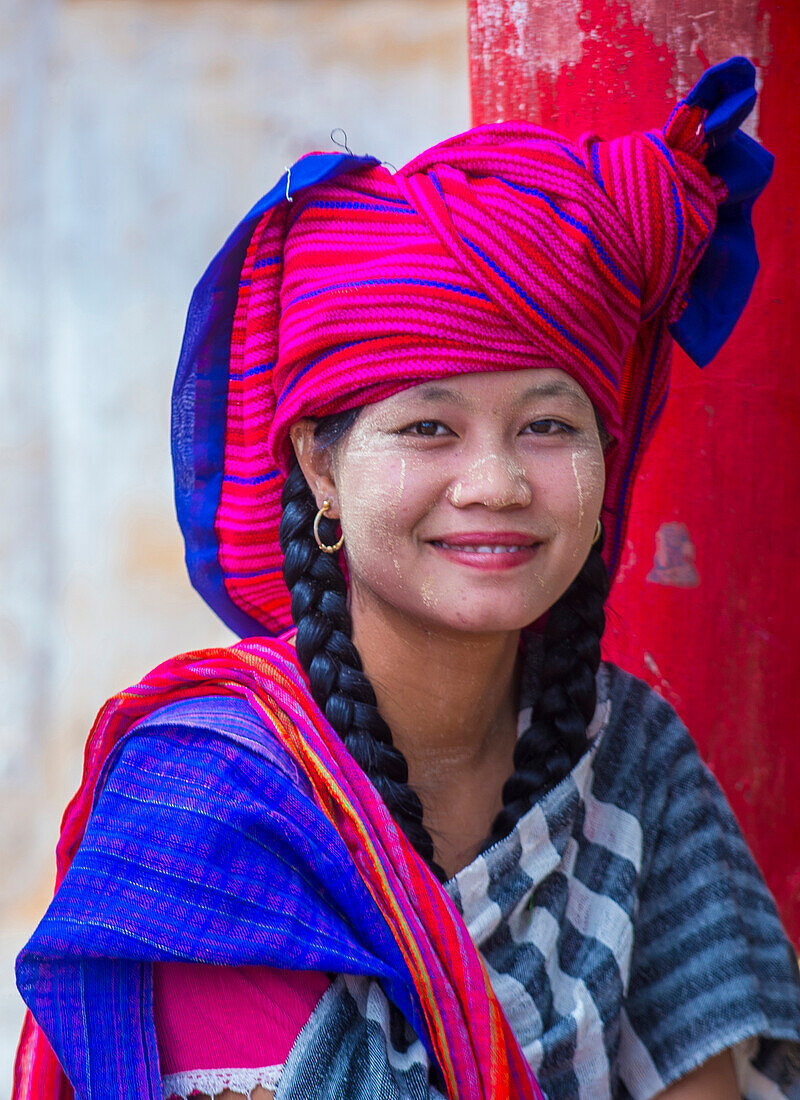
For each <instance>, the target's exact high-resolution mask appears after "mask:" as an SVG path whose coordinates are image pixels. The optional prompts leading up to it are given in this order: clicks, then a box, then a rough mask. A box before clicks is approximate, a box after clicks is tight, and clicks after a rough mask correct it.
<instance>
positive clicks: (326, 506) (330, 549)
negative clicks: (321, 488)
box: [314, 500, 344, 554]
mask: <svg viewBox="0 0 800 1100" xmlns="http://www.w3.org/2000/svg"><path fill="white" fill-rule="evenodd" d="M330 510H331V502H330V501H329V500H323V502H322V507H321V508H320V510H319V511H318V512H317V514H316V515H315V516H314V538H315V539H316V542H317V546H318V547H319V548H320V550H321V551H322V553H323V554H335V553H336V551H337V550H341V548H342V543H343V542H344V535H340V536H339V541H338V542H335V543H334V544H333V546H328V545H327V544H326V543H324V542H323V541H322V539H321V538H320V537H319V521H320V520H321V519H322V517H323V516H325V515H327V514H328V512H329V511H330Z"/></svg>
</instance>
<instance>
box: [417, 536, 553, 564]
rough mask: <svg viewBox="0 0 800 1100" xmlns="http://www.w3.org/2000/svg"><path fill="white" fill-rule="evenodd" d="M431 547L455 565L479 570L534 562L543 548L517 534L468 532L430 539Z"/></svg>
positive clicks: (532, 540)
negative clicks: (539, 550) (537, 552)
mask: <svg viewBox="0 0 800 1100" xmlns="http://www.w3.org/2000/svg"><path fill="white" fill-rule="evenodd" d="M428 544H429V546H431V547H432V549H433V550H434V551H436V552H437V553H439V554H441V555H443V556H444V557H446V558H447V559H449V560H450V561H452V562H456V563H459V564H461V565H467V566H470V567H472V568H477V569H490V570H491V569H509V568H513V567H514V566H516V565H522V564H523V563H525V562H528V561H530V560H531V559H532V558H533V557H534V556H535V554H536V551H537V548H538V547H539V546H540V545H541V544H540V542H539V541H538V540H537V539H534V538H532V537H531V536H530V535H521V534H519V533H517V532H514V531H492V532H488V531H468V532H460V533H458V534H452V535H451V534H448V535H443V536H442V537H441V538H438V539H430V540H429V541H428Z"/></svg>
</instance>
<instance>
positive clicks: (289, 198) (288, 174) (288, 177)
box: [283, 165, 294, 202]
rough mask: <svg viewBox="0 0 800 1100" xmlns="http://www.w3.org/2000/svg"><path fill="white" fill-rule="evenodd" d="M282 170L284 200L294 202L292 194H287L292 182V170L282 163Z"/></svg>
mask: <svg viewBox="0 0 800 1100" xmlns="http://www.w3.org/2000/svg"><path fill="white" fill-rule="evenodd" d="M283 170H284V172H285V173H286V201H287V202H294V196H293V195H290V194H289V185H290V184H291V182H292V170H291V168H287V167H286V166H285V165H284V169H283Z"/></svg>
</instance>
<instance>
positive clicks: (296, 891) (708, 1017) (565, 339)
mask: <svg viewBox="0 0 800 1100" xmlns="http://www.w3.org/2000/svg"><path fill="white" fill-rule="evenodd" d="M753 100H754V92H753V70H752V67H751V66H750V65H749V63H748V62H746V61H744V60H743V59H734V60H733V61H731V62H728V63H726V65H724V66H720V67H717V68H716V69H713V70H711V71H710V72H709V73H707V74H706V76H705V77H704V78H703V80H702V81H701V82H700V84H699V85H698V86H697V87H696V88H695V89H694V90H693V91H692V92H691V93H690V95H689V96H688V97H687V99H686V100H685V101H683V102H682V103H681V104H680V105H679V106H678V107H677V108H676V110H675V112H673V115H672V117H671V118H670V120H669V122H668V124H667V126H666V128H665V130H664V131H663V132H658V133H656V132H653V133H648V134H639V135H633V136H632V137H630V138H625V139H620V140H617V141H612V142H602V141H599V140H598V139H595V138H586V139H585V140H583V141H582V142H580V143H578V145H575V146H573V145H571V144H570V143H568V142H566V141H565V140H563V139H561V138H559V137H558V136H557V135H554V134H550V133H548V132H546V131H542V130H539V129H536V128H533V127H530V126H526V125H522V124H505V125H498V126H488V127H482V128H479V129H477V130H473V131H470V132H469V133H467V134H464V135H462V136H461V137H459V138H455V139H453V140H452V141H449V142H445V143H443V144H442V145H440V146H437V147H436V148H434V149H432V150H430V151H429V152H427V153H425V154H423V155H422V156H421V157H419V158H417V160H415V161H414V162H412V163H411V164H410V165H408V166H407V167H406V168H404V169H403V170H402V171H400V172H399V173H397V174H395V175H391V174H390V173H389V172H388V171H386V170H385V169H384V168H382V167H381V166H380V165H379V164H377V163H376V162H375V161H374V160H371V159H369V158H355V157H351V156H339V155H336V156H326V155H321V154H320V155H313V156H310V157H307V158H304V159H303V160H302V161H300V162H298V164H297V165H295V166H294V167H293V168H292V169H291V170H290V171H288V172H287V175H286V176H285V177H284V179H283V180H282V181H281V182H280V184H279V185H278V186H277V187H276V188H275V189H274V191H273V192H271V193H270V195H268V196H267V197H266V198H265V199H264V200H262V202H261V203H259V204H258V205H257V206H256V207H255V208H254V210H253V211H251V213H250V214H249V215H248V217H247V218H246V219H245V220H244V221H243V222H242V224H241V225H240V226H239V227H238V229H237V230H236V231H235V232H234V234H233V235H232V237H231V238H230V239H229V241H228V242H227V244H226V245H225V247H224V248H223V250H222V251H221V252H220V254H219V255H218V256H217V257H216V259H215V260H214V261H213V263H212V265H211V267H210V268H209V270H208V272H207V273H206V276H205V277H204V279H203V280H202V282H201V283H200V285H199V287H198V289H197V291H196V293H195V297H194V299H193V302H192V307H191V309H190V315H189V321H188V324H187V335H186V339H185V342H184V349H183V353H182V357H181V364H180V366H179V372H178V379H177V382H176V389H175V404H174V457H175V465H176V495H177V501H178V512H179V518H180V521H181V524H182V527H183V530H184V534H185V536H186V543H187V562H188V564H189V569H190V573H191V575H192V579H193V581H194V583H195V585H196V586H197V587H198V588H199V590H200V591H201V592H202V593H203V595H204V596H205V598H206V599H207V600H208V601H209V603H210V604H211V605H212V606H213V607H214V608H215V609H216V610H217V611H218V612H219V613H220V614H221V615H222V617H223V618H224V619H225V620H226V621H227V622H228V623H229V624H230V625H231V626H233V627H234V628H235V629H236V630H237V631H238V632H239V633H240V634H241V636H242V637H244V638H246V639H248V640H246V641H244V642H242V643H240V644H239V645H237V646H234V647H233V648H232V649H230V650H207V651H201V652H198V653H193V654H187V655H185V656H183V657H181V658H176V659H175V660H173V661H170V662H167V663H166V664H165V665H162V666H161V667H160V668H158V669H156V670H155V671H154V672H153V673H151V674H150V675H149V676H147V677H145V679H144V680H143V681H142V682H141V683H140V684H139V685H137V686H136V687H134V688H132V689H130V690H129V691H127V692H124V693H123V694H122V695H120V696H117V697H116V698H115V699H113V700H111V701H110V702H109V703H108V704H107V705H106V707H105V708H104V709H103V711H101V713H100V716H99V718H98V721H97V724H96V725H95V727H94V729H93V731H92V734H91V736H90V740H89V745H88V748H87V762H86V772H85V777H84V782H83V785H82V787H81V789H80V791H79V792H78V795H77V796H76V798H75V800H74V801H73V803H72V804H71V806H70V807H69V809H68V811H67V815H66V817H65V822H64V831H63V835H62V840H61V843H60V846H59V888H58V890H57V892H56V896H55V898H54V901H53V904H52V905H51V907H50V909H49V910H48V913H47V914H46V916H45V918H44V920H43V921H42V923H41V925H40V926H39V928H38V929H37V931H36V933H35V934H34V936H33V938H32V939H31V941H30V943H29V944H28V946H27V947H26V949H25V951H24V952H23V953H22V955H21V957H20V961H19V964H18V981H19V985H20V989H21V990H22V993H23V996H24V997H25V999H26V1001H27V1003H28V1004H29V1006H30V1008H31V1011H32V1014H33V1015H32V1017H29V1018H28V1022H27V1024H26V1029H25V1032H24V1034H23V1040H22V1043H21V1047H20V1053H19V1056H18V1061H17V1077H16V1091H15V1095H16V1096H17V1097H25V1098H28V1097H45V1096H46V1097H55V1096H59V1097H62V1096H67V1095H69V1088H70V1086H69V1084H68V1083H67V1078H68V1079H69V1081H70V1082H71V1085H72V1087H74V1089H75V1092H76V1095H78V1096H80V1097H86V1098H89V1097H106V1096H108V1097H111V1096H114V1097H118V1096H137V1097H145V1096H147V1097H153V1098H156V1097H161V1096H164V1097H173V1096H174V1097H188V1096H192V1095H206V1096H218V1097H219V1096H222V1097H224V1098H226V1100H227V1098H232V1097H241V1096H245V1095H247V1096H250V1097H252V1098H253V1100H263V1098H264V1097H270V1096H272V1095H275V1096H276V1097H277V1098H278V1100H280V1098H281V1097H291V1098H292V1100H298V1098H300V1100H302V1098H306V1097H308V1098H309V1100H310V1098H312V1097H315V1098H316V1097H330V1098H342V1100H344V1098H347V1100H360V1098H363V1100H367V1098H371V1097H382V1098H395V1097H396V1098H397V1100H400V1098H420V1100H430V1098H435V1097H438V1096H449V1097H459V1098H462V1100H473V1098H481V1097H487V1098H488V1097H492V1098H498V1100H499V1098H501V1097H515V1098H516V1097H519V1098H521V1097H538V1096H541V1095H543V1094H544V1095H546V1096H548V1097H550V1098H551V1100H556V1098H567V1097H583V1098H601V1097H609V1096H614V1097H635V1098H637V1100H644V1098H648V1097H653V1096H656V1095H663V1096H669V1097H671V1098H673V1100H676V1098H685V1100H691V1098H699V1097H703V1098H711V1097H715V1098H719V1100H728V1098H732V1097H738V1096H746V1097H749V1098H757V1097H758V1098H763V1100H771V1098H773V1097H777V1096H797V1095H800V995H799V993H798V982H797V967H796V962H795V960H794V958H793V954H792V950H791V948H790V946H789V944H788V943H787V941H786V939H785V937H784V935H783V932H782V929H781V926H780V922H779V920H778V917H777V914H776V912H775V909H774V905H773V903H772V901H771V898H770V897H769V894H768V892H767V890H766V888H765V886H764V884H763V882H762V880H761V878H760V876H759V874H758V871H757V869H756V868H755V866H754V864H753V862H752V859H751V857H750V855H749V853H748V851H747V848H746V845H745V844H744V841H743V839H742V837H741V835H740V833H739V830H738V828H737V826H736V823H735V821H734V820H733V817H732V815H731V813H730V810H729V809H728V807H727V805H726V803H725V800H724V798H723V796H722V794H721V792H720V791H719V789H718V787H717V786H716V784H715V783H714V781H713V779H712V778H711V777H710V775H709V773H708V772H707V771H706V769H705V768H704V767H703V765H702V764H701V762H700V761H699V759H698V756H697V753H696V751H695V749H694V747H693V744H692V742H691V740H690V738H689V736H688V735H687V733H686V732H685V730H684V729H683V728H682V727H681V725H680V723H679V721H678V720H677V718H676V716H675V715H674V713H673V712H672V711H671V710H670V708H669V707H668V706H667V705H666V704H665V703H664V702H663V701H662V700H661V699H660V698H659V697H658V696H656V695H654V694H653V693H651V692H650V691H649V690H648V689H647V688H646V687H645V686H644V685H643V684H641V683H639V682H638V681H635V680H634V679H632V678H631V677H628V676H626V675H625V674H623V673H622V672H620V671H619V670H617V669H615V668H613V667H611V666H607V665H604V664H602V663H601V660H600V639H601V636H602V633H603V625H604V613H603V606H604V602H605V598H606V595H607V592H608V586H609V576H610V575H613V572H614V569H615V567H616V563H617V560H618V555H619V550H620V546H621V541H622V538H623V533H624V527H625V518H626V515H627V511H628V506H629V501H630V494H631V490H632V486H633V481H634V477H635V473H636V469H637V467H638V463H639V461H640V458H641V454H642V451H643V449H644V447H645V446H646V444H647V441H648V440H649V438H650V437H651V435H652V432H653V430H654V427H655V424H656V422H657V420H658V416H659V413H660V411H661V407H662V405H663V400H664V397H665V394H666V388H667V380H668V364H669V354H670V339H671V336H672V337H674V338H675V339H677V340H678V341H679V342H680V343H681V344H682V346H684V347H685V348H686V349H687V350H688V351H689V353H690V354H691V355H692V356H693V357H694V358H695V360H696V361H697V362H698V363H700V364H701V365H702V364H704V363H705V362H707V361H708V359H709V358H711V356H713V354H714V353H715V351H716V350H717V349H718V348H719V346H720V345H721V344H722V342H724V340H725V339H726V337H727V335H728V334H729V332H730V330H731V328H732V327H733V324H734V323H735V320H736V317H737V316H738V313H739V312H740V310H741V308H742V307H743V305H744V302H745V300H746V298H747V295H748V293H749V289H750V285H751V284H752V279H753V277H754V275H755V268H756V261H755V254H754V251H753V248H752V233H751V230H750V224H749V212H750V207H751V205H752V200H753V198H754V197H755V195H757V194H758V192H759V191H760V190H761V188H762V187H763V186H764V184H765V182H766V180H767V178H768V176H769V172H770V158H769V156H768V154H765V153H764V152H763V150H761V149H760V147H758V146H757V145H756V144H755V143H754V142H752V141H750V139H748V138H746V137H744V136H743V135H742V134H741V133H740V132H739V131H738V129H737V127H738V125H739V123H740V122H741V121H742V119H743V118H744V117H745V116H746V114H747V113H748V111H749V110H750V108H751V107H752V104H753ZM34 1018H35V1021H36V1022H35V1023H34ZM537 1082H538V1083H537Z"/></svg>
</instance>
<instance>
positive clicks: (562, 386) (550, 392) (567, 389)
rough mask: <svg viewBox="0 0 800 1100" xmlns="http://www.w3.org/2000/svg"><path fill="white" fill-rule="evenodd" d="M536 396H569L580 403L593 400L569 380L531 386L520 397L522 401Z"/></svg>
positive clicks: (587, 403)
mask: <svg viewBox="0 0 800 1100" xmlns="http://www.w3.org/2000/svg"><path fill="white" fill-rule="evenodd" d="M535 397H569V398H570V399H571V400H573V401H575V402H577V403H578V404H579V405H591V401H590V400H589V398H588V397H587V396H586V394H585V393H583V392H582V391H581V390H578V389H576V388H575V386H571V385H570V384H569V382H559V381H555V382H544V383H536V384H534V385H533V386H529V387H528V389H527V390H525V392H524V393H523V394H522V396H521V397H520V403H524V402H525V401H529V400H531V399H532V398H535Z"/></svg>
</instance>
